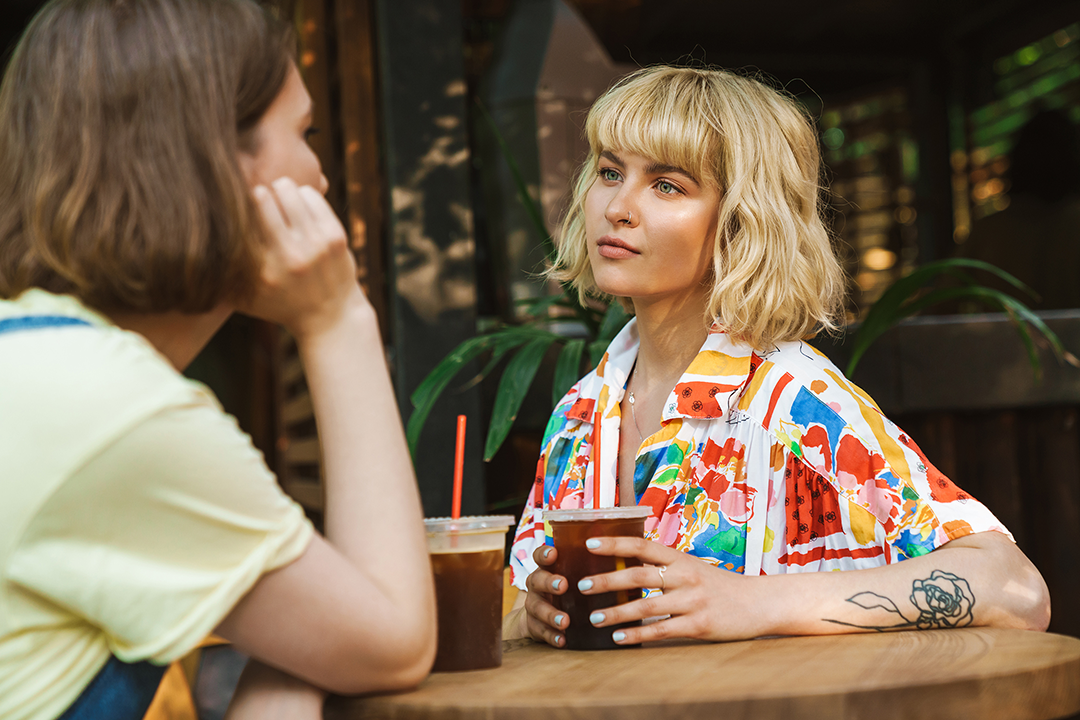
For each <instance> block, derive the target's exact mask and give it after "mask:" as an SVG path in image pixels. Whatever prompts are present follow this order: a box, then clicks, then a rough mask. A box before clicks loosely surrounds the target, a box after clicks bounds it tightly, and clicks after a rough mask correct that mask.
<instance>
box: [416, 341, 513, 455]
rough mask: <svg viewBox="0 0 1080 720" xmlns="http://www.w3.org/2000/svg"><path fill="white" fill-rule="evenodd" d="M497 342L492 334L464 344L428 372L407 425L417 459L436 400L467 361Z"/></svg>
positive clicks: (420, 386) (418, 388) (419, 389)
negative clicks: (418, 445)
mask: <svg viewBox="0 0 1080 720" xmlns="http://www.w3.org/2000/svg"><path fill="white" fill-rule="evenodd" d="M494 342H495V338H494V337H492V336H491V335H482V336H480V337H475V338H469V339H468V340H465V341H464V342H462V343H460V344H459V345H458V346H457V347H456V348H454V349H453V350H451V351H450V354H449V355H447V356H446V357H444V358H443V359H442V360H441V361H440V362H439V364H438V365H436V366H435V367H434V368H433V369H432V371H431V372H430V373H428V375H427V377H425V378H424V380H423V381H422V382H421V383H420V385H419V386H418V387H417V388H416V390H414V391H413V394H412V395H411V396H410V397H409V400H410V401H412V404H413V408H414V409H413V412H412V414H411V415H410V416H409V423H408V425H407V426H406V428H405V439H406V440H407V442H408V444H409V453H410V454H411V455H413V457H414V458H415V456H416V447H417V444H418V443H419V441H420V432H421V430H423V428H424V423H425V422H427V418H428V415H430V414H431V408H432V407H434V405H435V401H436V400H438V399H439V396H440V395H442V392H443V390H445V389H446V386H447V385H448V384H449V383H450V381H451V380H452V379H453V378H454V376H455V375H457V374H458V372H460V371H461V369H462V368H463V367H465V364H466V363H468V362H469V361H471V360H472V359H474V358H475V357H477V356H478V355H480V354H481V353H482V352H484V351H485V350H487V349H488V348H490V347H491V346H492V344H494Z"/></svg>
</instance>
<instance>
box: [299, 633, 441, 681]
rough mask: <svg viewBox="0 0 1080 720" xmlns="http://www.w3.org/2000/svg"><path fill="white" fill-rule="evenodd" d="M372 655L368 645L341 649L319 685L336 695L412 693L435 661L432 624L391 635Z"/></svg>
mask: <svg viewBox="0 0 1080 720" xmlns="http://www.w3.org/2000/svg"><path fill="white" fill-rule="evenodd" d="M390 635H391V637H389V638H388V639H387V640H386V641H385V642H384V643H383V644H382V645H383V647H382V650H381V652H376V653H374V657H373V650H372V648H371V647H370V644H367V645H365V644H363V643H361V644H359V645H357V644H351V645H352V646H353V647H352V648H351V649H345V648H342V649H341V652H340V654H339V657H338V658H337V660H336V662H334V663H333V666H334V667H333V669H332V670H331V671H330V672H328V673H327V675H326V676H324V678H323V680H322V682H321V683H320V685H322V687H323V688H324V689H326V690H328V691H330V692H333V693H336V694H338V695H359V694H362V693H371V692H402V691H405V690H412V689H413V688H415V687H416V686H417V685H419V684H420V683H421V682H423V680H424V678H426V677H427V676H428V673H430V672H431V666H432V664H433V663H434V662H435V648H436V634H435V623H434V621H432V622H430V623H426V624H425V627H423V628H421V627H417V628H413V629H412V631H411V632H407V633H406V632H399V633H391V634H390Z"/></svg>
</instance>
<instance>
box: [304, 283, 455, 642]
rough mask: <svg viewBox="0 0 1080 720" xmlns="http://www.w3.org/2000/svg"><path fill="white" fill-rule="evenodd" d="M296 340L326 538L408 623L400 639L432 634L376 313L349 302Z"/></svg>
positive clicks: (422, 552)
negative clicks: (314, 430) (323, 325)
mask: <svg viewBox="0 0 1080 720" xmlns="http://www.w3.org/2000/svg"><path fill="white" fill-rule="evenodd" d="M297 340H298V345H299V348H300V353H301V358H302V361H303V363H304V368H305V372H306V375H307V379H308V385H309V388H310V390H311V395H312V400H313V404H314V408H315V416H316V421H317V424H318V429H319V437H320V440H321V444H322V453H323V467H324V471H325V483H326V510H325V522H326V525H325V527H326V535H327V538H328V539H329V540H330V542H331V543H332V544H333V545H334V546H335V547H337V548H338V549H339V550H340V551H341V552H342V553H343V554H344V555H345V556H346V557H347V558H349V559H350V561H352V563H353V564H354V565H355V566H356V567H357V568H358V569H360V571H361V572H362V573H363V574H364V575H365V576H366V578H367V579H368V580H369V581H370V583H371V584H372V585H374V586H375V587H376V588H377V589H378V590H379V591H381V593H382V594H384V596H385V599H386V601H388V602H387V604H388V606H389V607H391V608H393V609H394V610H396V611H397V612H399V613H400V614H401V616H402V617H404V618H411V619H412V622H410V623H405V624H404V627H403V628H402V627H399V632H400V631H401V630H403V629H404V628H413V627H422V623H421V622H420V618H424V619H426V620H427V622H428V624H429V625H433V623H434V591H433V587H432V580H431V569H430V562H429V560H428V553H427V545H426V540H425V537H424V534H423V529H422V522H421V521H422V518H423V512H422V509H421V505H420V496H419V493H418V491H417V486H416V479H415V475H414V472H413V467H412V463H411V461H410V459H409V455H408V449H407V446H406V443H405V437H404V432H403V430H402V427H401V421H400V416H399V414H398V408H397V404H396V402H395V398H394V393H393V389H392V386H391V383H390V377H389V373H388V371H387V368H386V362H385V358H384V355H383V350H382V342H381V339H380V337H379V332H378V324H377V321H376V317H375V313H374V311H373V310H372V309H371V306H370V305H369V304H368V303H367V302H366V301H362V302H355V303H350V304H349V305H348V306H347V307H346V310H345V312H344V313H343V314H342V317H341V318H340V320H339V321H338V322H336V323H334V324H333V325H332V326H330V327H329V328H328V329H326V330H325V331H323V332H320V333H319V334H317V335H315V336H312V337H299V338H298V339H297ZM387 621H388V625H390V626H393V625H394V623H393V618H387ZM400 637H401V636H400V635H399V638H400Z"/></svg>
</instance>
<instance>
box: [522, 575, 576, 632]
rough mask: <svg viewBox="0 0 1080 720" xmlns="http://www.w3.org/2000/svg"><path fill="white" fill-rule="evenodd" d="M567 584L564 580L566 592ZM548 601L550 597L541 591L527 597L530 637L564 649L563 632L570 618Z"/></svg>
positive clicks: (526, 607)
mask: <svg viewBox="0 0 1080 720" xmlns="http://www.w3.org/2000/svg"><path fill="white" fill-rule="evenodd" d="M537 572H540V571H537ZM533 574H534V575H535V574H536V573H533ZM545 574H547V573H545ZM531 577H532V576H531V575H530V578H531ZM565 583H566V581H565V579H564V580H563V586H564V590H565ZM548 600H549V597H548V595H546V594H545V593H543V592H540V591H536V592H530V593H528V595H526V597H525V613H526V616H527V618H528V620H527V628H528V631H529V635H530V636H531V637H532V638H533V639H535V640H542V641H543V642H546V643H548V644H549V645H551V646H553V647H563V646H564V645H565V644H566V638H565V637H564V636H563V634H562V631H564V630H565V629H566V627H567V626H568V625H569V624H570V618H569V617H568V616H567V614H566V613H564V612H562V611H560V610H558V609H557V608H556V607H555V606H554V605H552V604H551V603H550V602H549V601H548Z"/></svg>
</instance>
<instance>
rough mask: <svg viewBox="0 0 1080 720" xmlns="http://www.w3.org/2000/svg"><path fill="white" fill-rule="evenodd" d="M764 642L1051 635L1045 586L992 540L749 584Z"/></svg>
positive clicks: (1015, 552)
mask: <svg viewBox="0 0 1080 720" xmlns="http://www.w3.org/2000/svg"><path fill="white" fill-rule="evenodd" d="M749 579H750V580H752V581H754V588H753V593H754V595H755V596H756V597H757V598H759V599H760V600H761V601H762V604H761V605H759V606H758V608H759V613H760V615H759V617H758V618H757V620H759V621H761V622H762V623H763V626H762V627H763V628H764V632H762V633H761V634H777V635H824V634H834V633H844V632H865V631H871V630H873V631H884V630H904V629H930V628H946V627H965V626H970V625H976V626H994V627H1018V628H1024V629H1032V630H1045V629H1046V625H1047V623H1048V622H1049V597H1048V594H1047V592H1046V585H1045V583H1044V582H1043V580H1042V577H1041V576H1040V575H1039V573H1038V571H1037V570H1035V568H1034V566H1032V565H1031V563H1030V562H1029V561H1028V560H1027V558H1026V557H1024V555H1023V553H1021V552H1020V550H1019V549H1017V548H1016V546H1015V545H1013V544H1012V543H1011V542H1009V540H1008V538H1006V537H1005V536H1003V535H999V534H998V533H993V532H988V533H979V534H977V535H971V536H968V537H965V538H961V539H959V540H954V541H952V542H950V543H948V544H947V545H946V546H943V547H942V548H940V549H938V550H935V551H934V552H931V553H929V554H927V555H923V556H921V557H918V558H912V559H909V560H905V561H903V562H900V563H896V564H893V565H888V566H883V567H879V568H874V569H870V570H856V571H849V572H834V573H804V574H790V575H776V576H770V577H761V578H749Z"/></svg>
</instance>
